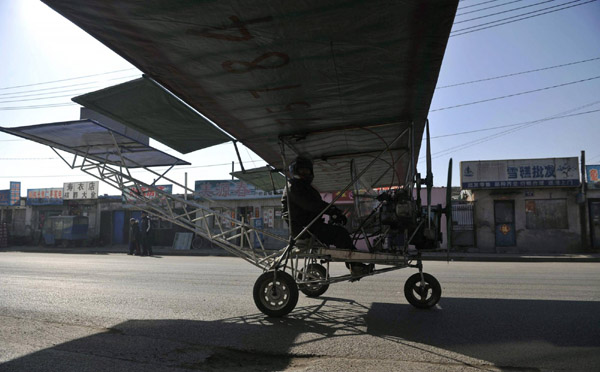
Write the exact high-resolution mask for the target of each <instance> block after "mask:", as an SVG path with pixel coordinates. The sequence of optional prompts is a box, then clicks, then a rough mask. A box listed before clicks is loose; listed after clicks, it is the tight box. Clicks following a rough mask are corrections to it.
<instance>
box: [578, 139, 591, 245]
mask: <svg viewBox="0 0 600 372" xmlns="http://www.w3.org/2000/svg"><path fill="white" fill-rule="evenodd" d="M585 175H586V172H585V151H581V190H580V192H579V195H578V196H577V202H578V203H579V221H580V222H581V248H582V249H583V250H584V251H588V250H589V248H590V246H591V245H590V241H589V236H588V226H589V222H588V208H587V206H588V202H587V183H586V182H585Z"/></svg>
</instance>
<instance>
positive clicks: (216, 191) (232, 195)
mask: <svg viewBox="0 0 600 372" xmlns="http://www.w3.org/2000/svg"><path fill="white" fill-rule="evenodd" d="M195 192H196V194H197V195H198V196H201V197H202V196H204V197H207V198H210V199H217V200H225V199H230V200H234V199H235V200H237V199H261V198H279V197H281V195H274V194H273V193H272V192H265V191H263V190H260V189H257V188H256V187H254V186H253V185H251V184H249V183H246V182H244V181H239V180H234V181H229V180H223V181H196V184H195Z"/></svg>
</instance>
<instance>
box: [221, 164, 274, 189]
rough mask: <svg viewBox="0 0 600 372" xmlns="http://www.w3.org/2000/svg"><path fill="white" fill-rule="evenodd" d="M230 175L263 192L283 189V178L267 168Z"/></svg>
mask: <svg viewBox="0 0 600 372" xmlns="http://www.w3.org/2000/svg"><path fill="white" fill-rule="evenodd" d="M230 174H231V175H232V176H234V177H237V178H239V179H240V180H242V181H245V182H247V183H249V184H251V185H254V186H255V187H256V188H259V189H261V190H263V191H276V190H282V189H284V188H285V177H284V176H283V175H282V174H281V173H280V172H277V171H275V170H273V168H271V167H269V166H265V167H259V168H252V169H246V170H244V171H238V172H231V173H230Z"/></svg>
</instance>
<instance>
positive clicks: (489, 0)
mask: <svg viewBox="0 0 600 372" xmlns="http://www.w3.org/2000/svg"><path fill="white" fill-rule="evenodd" d="M463 1H465V0H462V1H461V3H462V2H463ZM496 1H498V0H488V1H484V2H481V3H477V4H473V5H467V6H463V7H460V8H458V10H461V9H467V8H473V7H475V6H479V5H483V4H489V3H493V2H496Z"/></svg>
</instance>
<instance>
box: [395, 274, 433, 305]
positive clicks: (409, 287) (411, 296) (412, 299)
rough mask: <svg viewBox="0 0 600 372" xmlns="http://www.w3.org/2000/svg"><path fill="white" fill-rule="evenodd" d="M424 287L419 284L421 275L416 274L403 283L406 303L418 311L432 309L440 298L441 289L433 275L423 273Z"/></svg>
mask: <svg viewBox="0 0 600 372" xmlns="http://www.w3.org/2000/svg"><path fill="white" fill-rule="evenodd" d="M423 279H424V280H425V286H422V285H421V284H422V283H421V274H420V273H416V274H414V275H411V277H410V278H408V279H407V280H406V283H404V296H405V297H406V299H407V300H408V302H409V303H410V304H411V305H413V306H414V307H416V308H419V309H429V308H432V307H434V306H435V305H436V304H437V303H438V301H439V300H440V298H441V297H442V287H441V286H440V282H438V281H437V279H436V278H434V277H433V275H430V274H427V273H423Z"/></svg>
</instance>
